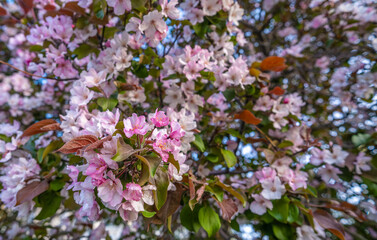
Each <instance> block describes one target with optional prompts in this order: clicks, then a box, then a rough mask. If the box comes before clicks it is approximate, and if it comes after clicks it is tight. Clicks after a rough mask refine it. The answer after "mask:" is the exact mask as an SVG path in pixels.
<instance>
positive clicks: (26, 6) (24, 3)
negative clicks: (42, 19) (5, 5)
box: [18, 0, 34, 15]
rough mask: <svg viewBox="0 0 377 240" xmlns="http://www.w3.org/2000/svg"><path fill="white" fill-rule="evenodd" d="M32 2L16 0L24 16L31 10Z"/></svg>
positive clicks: (31, 0) (30, 0)
mask: <svg viewBox="0 0 377 240" xmlns="http://www.w3.org/2000/svg"><path fill="white" fill-rule="evenodd" d="M33 2H34V0H18V3H19V4H20V6H21V7H22V9H23V10H24V12H25V15H26V14H27V13H28V12H29V11H30V9H32V8H33Z"/></svg>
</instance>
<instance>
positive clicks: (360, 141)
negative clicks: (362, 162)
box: [352, 133, 370, 147]
mask: <svg viewBox="0 0 377 240" xmlns="http://www.w3.org/2000/svg"><path fill="white" fill-rule="evenodd" d="M369 139H370V134H367V133H359V134H357V135H353V136H352V143H353V144H354V145H355V146H356V147H358V146H360V145H365V144H366V143H368V141H369Z"/></svg>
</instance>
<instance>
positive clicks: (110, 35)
mask: <svg viewBox="0 0 377 240" xmlns="http://www.w3.org/2000/svg"><path fill="white" fill-rule="evenodd" d="M117 31H118V28H117V27H107V28H105V39H109V38H113V37H114V35H115V33H116V32H117Z"/></svg>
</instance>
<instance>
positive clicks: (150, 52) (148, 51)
mask: <svg viewBox="0 0 377 240" xmlns="http://www.w3.org/2000/svg"><path fill="white" fill-rule="evenodd" d="M144 53H145V55H147V56H150V57H158V55H157V53H156V52H155V51H154V50H153V49H152V48H151V47H148V48H147V49H145V51H144Z"/></svg>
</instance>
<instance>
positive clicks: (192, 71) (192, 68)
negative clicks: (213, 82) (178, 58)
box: [183, 61, 204, 80]
mask: <svg viewBox="0 0 377 240" xmlns="http://www.w3.org/2000/svg"><path fill="white" fill-rule="evenodd" d="M203 68H204V67H203V66H202V65H200V64H198V63H196V62H195V61H189V62H188V63H187V65H186V66H185V67H184V68H183V73H184V74H185V75H186V77H187V79H188V80H195V79H196V78H197V77H200V74H199V72H200V71H201V70H203Z"/></svg>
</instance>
